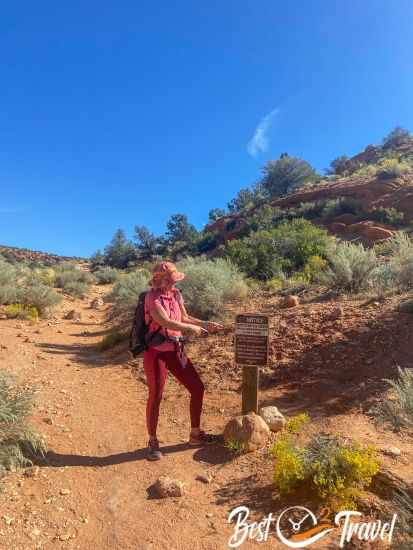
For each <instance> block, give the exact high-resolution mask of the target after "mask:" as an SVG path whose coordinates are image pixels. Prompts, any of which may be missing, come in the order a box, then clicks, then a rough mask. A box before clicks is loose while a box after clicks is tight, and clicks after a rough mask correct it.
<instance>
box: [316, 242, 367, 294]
mask: <svg viewBox="0 0 413 550" xmlns="http://www.w3.org/2000/svg"><path fill="white" fill-rule="evenodd" d="M376 268H377V257H376V254H375V252H374V250H370V249H366V248H364V246H363V245H361V244H353V243H346V242H343V243H340V244H338V245H337V246H336V247H335V248H334V249H333V250H332V251H331V252H330V253H329V254H328V267H327V268H326V269H325V270H324V271H322V272H321V273H320V274H319V276H318V281H319V282H320V283H321V284H323V285H325V286H326V287H327V288H329V289H331V290H335V291H338V292H352V293H357V292H360V291H362V290H364V289H366V288H368V287H369V286H371V285H372V280H373V273H374V270H375V269H376Z"/></svg>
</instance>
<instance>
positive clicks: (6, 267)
mask: <svg viewBox="0 0 413 550" xmlns="http://www.w3.org/2000/svg"><path fill="white" fill-rule="evenodd" d="M17 296H18V288H17V272H16V269H15V268H14V267H13V266H12V265H10V264H9V263H8V262H6V260H4V259H3V258H2V257H0V304H11V303H14V302H16V300H17Z"/></svg>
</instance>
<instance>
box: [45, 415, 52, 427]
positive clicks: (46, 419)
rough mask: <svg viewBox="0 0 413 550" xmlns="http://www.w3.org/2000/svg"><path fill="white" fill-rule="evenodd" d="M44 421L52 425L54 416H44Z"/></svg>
mask: <svg viewBox="0 0 413 550" xmlns="http://www.w3.org/2000/svg"><path fill="white" fill-rule="evenodd" d="M43 422H44V423H45V424H50V425H52V424H53V418H50V417H49V416H46V417H45V418H43Z"/></svg>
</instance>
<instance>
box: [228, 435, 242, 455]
mask: <svg viewBox="0 0 413 550" xmlns="http://www.w3.org/2000/svg"><path fill="white" fill-rule="evenodd" d="M225 447H226V448H227V449H228V450H229V451H231V452H232V453H233V454H234V455H240V454H242V453H243V452H244V447H245V445H244V442H243V441H239V440H238V439H229V440H228V441H226V442H225Z"/></svg>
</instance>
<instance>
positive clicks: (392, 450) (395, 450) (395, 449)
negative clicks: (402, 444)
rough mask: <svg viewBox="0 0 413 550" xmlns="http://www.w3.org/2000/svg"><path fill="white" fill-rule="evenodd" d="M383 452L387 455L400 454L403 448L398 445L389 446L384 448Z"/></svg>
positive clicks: (394, 455)
mask: <svg viewBox="0 0 413 550" xmlns="http://www.w3.org/2000/svg"><path fill="white" fill-rule="evenodd" d="M382 452H383V453H384V454H385V455H388V456H392V457H396V456H400V455H401V454H402V453H401V450H400V449H399V448H398V447H388V448H387V449H383V450H382Z"/></svg>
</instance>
